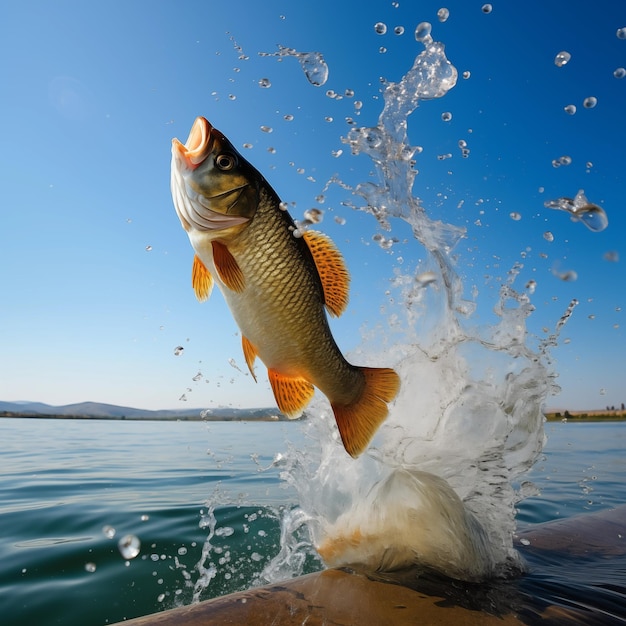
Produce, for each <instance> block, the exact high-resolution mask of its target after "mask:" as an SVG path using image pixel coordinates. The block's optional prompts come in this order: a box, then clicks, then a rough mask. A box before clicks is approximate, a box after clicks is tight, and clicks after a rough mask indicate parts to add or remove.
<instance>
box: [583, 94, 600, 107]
mask: <svg viewBox="0 0 626 626" xmlns="http://www.w3.org/2000/svg"><path fill="white" fill-rule="evenodd" d="M596 104H598V99H597V98H595V97H594V96H589V97H588V98H585V99H584V100H583V106H584V107H585V109H593V107H595V106H596Z"/></svg>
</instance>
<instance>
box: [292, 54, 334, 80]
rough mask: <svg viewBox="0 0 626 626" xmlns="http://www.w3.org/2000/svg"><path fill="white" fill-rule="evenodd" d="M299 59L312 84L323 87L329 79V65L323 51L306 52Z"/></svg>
mask: <svg viewBox="0 0 626 626" xmlns="http://www.w3.org/2000/svg"><path fill="white" fill-rule="evenodd" d="M298 60H299V61H300V65H301V66H302V69H303V70H304V75H305V76H306V77H307V80H308V81H309V82H310V83H311V85H315V87H321V86H322V85H323V84H324V83H325V82H326V81H327V80H328V65H326V61H325V60H324V57H323V56H322V54H321V53H319V52H306V53H304V54H303V55H301V56H299V57H298Z"/></svg>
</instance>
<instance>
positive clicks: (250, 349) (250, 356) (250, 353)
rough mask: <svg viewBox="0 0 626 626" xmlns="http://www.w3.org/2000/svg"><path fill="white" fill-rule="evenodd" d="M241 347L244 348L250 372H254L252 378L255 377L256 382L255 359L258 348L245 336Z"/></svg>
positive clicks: (242, 338)
mask: <svg viewBox="0 0 626 626" xmlns="http://www.w3.org/2000/svg"><path fill="white" fill-rule="evenodd" d="M241 347H242V348H243V356H244V358H245V359H246V363H247V364H248V369H249V370H250V374H252V378H254V382H256V376H255V374H254V361H255V359H256V357H257V351H256V348H255V347H254V346H253V345H252V343H251V342H250V340H249V339H248V338H247V337H245V336H242V337H241Z"/></svg>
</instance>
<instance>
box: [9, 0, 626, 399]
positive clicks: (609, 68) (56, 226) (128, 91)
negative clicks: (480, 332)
mask: <svg viewBox="0 0 626 626" xmlns="http://www.w3.org/2000/svg"><path fill="white" fill-rule="evenodd" d="M482 4H483V3H482V2H480V1H477V2H474V1H469V0H455V1H454V2H447V3H440V2H431V1H426V0H424V1H418V0H416V1H409V0H399V3H394V2H391V1H390V0H389V1H388V0H385V1H380V2H374V1H369V2H360V1H359V2H357V1H346V2H336V1H333V2H330V1H328V0H320V1H318V2H315V3H297V2H293V0H291V1H289V2H283V1H278V0H267V1H265V2H256V1H252V0H247V1H236V0H232V1H230V2H214V1H211V0H204V1H202V2H192V1H185V2H163V1H158V0H157V1H152V2H147V1H146V2H140V1H136V2H121V1H113V2H99V3H95V2H78V1H41V2H33V1H31V0H24V1H23V2H19V3H18V2H13V3H9V2H5V3H3V5H2V7H1V8H0V54H1V56H2V58H3V59H4V61H3V63H2V64H1V66H0V84H1V85H2V98H1V100H0V103H1V104H0V107H1V109H0V110H1V111H2V115H0V129H1V132H2V145H3V150H2V153H1V155H0V159H1V161H2V163H1V167H0V172H1V173H0V188H1V191H2V195H1V198H2V207H1V211H0V287H1V293H2V296H1V298H2V300H1V304H0V341H1V346H2V349H1V352H0V354H1V359H0V399H3V400H33V401H42V402H48V403H50V404H65V403H71V402H80V401H85V400H93V401H99V402H110V403H114V404H122V405H130V406H137V407H144V408H185V407H186V406H189V407H192V406H193V407H209V406H215V405H228V404H232V405H234V406H253V405H266V406H267V405H272V404H273V400H272V397H271V393H270V392H269V388H268V385H267V384H266V381H265V376H264V375H261V376H260V377H259V384H257V385H255V384H254V383H253V381H252V380H251V378H250V377H249V376H248V375H245V374H244V373H242V372H240V371H239V370H238V369H236V368H235V367H233V366H232V365H231V363H230V361H229V360H230V359H234V360H235V365H237V366H238V367H241V369H242V370H243V369H245V367H244V365H245V364H244V361H243V358H242V356H241V349H240V338H239V336H238V335H237V334H236V333H237V329H236V327H235V325H234V322H233V321H232V318H231V316H230V314H229V312H228V310H227V309H226V307H225V305H224V303H223V300H222V298H221V295H220V294H219V293H217V292H216V293H214V294H213V296H212V298H211V300H210V301H209V302H208V303H204V304H200V303H198V302H196V300H195V297H194V294H193V292H192V290H191V287H190V269H191V260H192V251H191V248H190V246H189V243H188V241H187V238H186V235H185V233H184V232H183V230H182V229H181V227H180V223H179V221H178V218H177V217H176V214H175V212H174V209H173V207H172V202H171V197H170V192H169V168H170V145H171V143H170V142H171V139H172V137H174V136H176V137H179V138H180V139H182V140H184V139H185V138H186V137H187V134H188V132H189V129H190V127H191V124H192V122H193V120H194V119H195V117H196V116H197V115H204V116H206V117H207V118H208V119H209V120H210V121H211V122H212V123H213V124H214V125H215V126H217V127H218V128H219V129H220V130H222V131H223V132H224V133H225V134H226V135H227V136H228V137H229V138H230V139H231V140H232V141H233V143H234V144H235V145H236V146H238V147H240V148H241V151H242V152H243V153H244V155H245V156H246V157H247V158H248V159H249V160H250V161H251V162H252V163H253V164H254V165H255V166H256V167H257V168H258V169H259V170H260V171H261V172H262V173H263V174H264V175H265V176H266V177H267V178H268V179H269V181H270V182H271V183H272V185H273V186H274V187H275V189H276V190H277V191H278V193H279V194H280V195H281V196H282V197H283V199H284V200H286V201H288V202H293V203H295V206H294V207H293V208H292V214H293V215H294V217H296V218H300V217H301V216H302V213H303V211H305V210H306V209H308V208H311V207H319V208H322V209H324V210H325V219H324V221H323V222H322V224H321V226H322V228H323V230H324V231H325V232H327V233H328V234H329V235H331V236H332V237H333V238H334V239H335V240H336V242H337V243H338V245H339V246H340V248H341V249H342V251H343V253H344V255H345V257H346V259H347V263H348V266H349V268H350V270H351V272H352V276H353V286H352V292H351V295H352V299H351V306H350V308H349V310H348V311H347V312H346V314H345V315H344V317H343V318H342V319H341V320H339V321H338V322H337V323H335V324H334V326H333V328H334V332H335V335H336V337H337V340H338V343H339V344H340V346H341V347H342V348H343V349H344V350H345V351H351V350H355V349H356V348H357V347H358V346H359V344H360V341H361V339H360V337H361V331H362V329H368V328H371V327H373V326H374V325H376V324H378V323H381V322H382V323H384V318H380V316H379V310H380V308H381V306H382V305H383V304H384V303H385V295H384V292H385V291H386V290H387V289H388V287H389V279H390V278H391V277H392V275H393V274H392V272H393V266H394V263H395V259H396V257H397V256H398V255H401V256H402V257H403V258H404V260H405V263H404V264H405V266H411V265H415V264H416V263H417V261H418V260H419V259H421V258H423V257H424V253H423V251H422V250H421V249H420V248H419V246H418V245H417V244H416V243H415V242H412V243H411V244H401V245H398V246H395V247H394V249H393V250H392V252H391V253H390V252H385V251H383V250H382V249H380V247H379V246H378V245H377V244H375V243H374V242H372V236H373V235H375V234H376V233H377V232H379V231H378V227H377V224H376V222H375V220H374V219H373V218H371V217H370V216H367V215H364V214H361V213H357V212H355V211H353V210H352V209H350V208H347V207H345V206H342V205H341V204H340V202H341V200H342V199H343V200H344V201H346V202H349V201H351V200H352V198H351V196H350V194H349V192H345V193H344V195H343V197H342V196H341V193H340V192H339V191H338V190H337V189H335V190H334V191H333V193H332V194H331V196H332V198H333V204H332V205H331V204H329V202H328V201H327V202H326V203H324V204H320V203H319V202H318V201H317V200H316V197H317V196H319V195H320V194H321V193H322V190H323V189H324V186H325V184H326V182H327V181H328V180H329V179H330V178H331V176H333V175H334V174H337V175H339V176H340V177H341V178H342V179H344V180H346V181H350V182H351V183H356V182H359V181H362V180H366V179H367V176H368V172H369V170H370V166H369V164H368V163H367V161H366V159H365V158H364V157H352V156H351V155H350V153H349V149H347V147H346V146H345V145H343V144H342V142H341V137H342V136H345V135H346V133H347V131H348V128H349V127H348V125H347V124H346V122H345V118H346V117H349V116H351V117H353V118H354V119H355V120H356V121H357V123H358V124H359V125H373V124H375V123H376V120H377V118H378V115H379V113H380V110H381V106H382V100H381V99H380V77H386V78H387V79H390V80H398V79H399V78H400V77H401V76H402V74H404V73H405V72H406V71H407V70H408V69H409V68H410V66H411V65H412V63H413V59H414V58H415V56H416V55H417V54H418V53H419V52H420V51H421V46H420V45H419V44H418V43H417V42H416V41H415V39H414V37H413V32H414V29H415V26H416V25H417V24H418V23H419V22H421V21H430V22H431V23H432V24H433V36H434V38H435V40H438V41H442V42H443V43H444V44H445V45H446V51H447V54H448V58H449V59H450V60H451V62H452V63H453V64H454V65H455V66H456V67H457V68H458V70H459V72H464V71H469V72H470V73H471V76H470V78H468V79H465V80H464V79H461V78H460V79H459V82H458V84H457V86H456V87H455V88H454V89H453V90H452V91H451V92H450V93H449V94H448V95H447V96H446V97H445V98H443V99H441V100H435V101H431V102H426V103H423V104H422V105H421V106H420V107H419V108H418V110H416V111H415V112H414V113H413V115H412V116H411V118H410V120H409V135H410V138H411V141H412V142H413V143H414V144H418V145H421V146H423V147H424V150H423V152H422V153H421V154H420V155H418V157H417V168H418V169H419V171H420V173H419V175H418V176H417V178H416V182H415V186H414V193H415V194H416V195H418V196H419V197H420V198H422V200H423V203H424V206H425V208H426V209H427V211H429V213H430V214H431V215H432V216H433V217H434V218H436V219H443V220H446V221H449V222H451V223H454V224H457V225H460V226H464V227H466V228H467V238H466V239H465V240H463V241H462V242H461V244H460V245H459V246H458V248H457V250H456V252H457V253H458V256H459V260H458V265H457V270H458V271H459V273H460V274H461V276H462V277H463V279H464V281H465V282H466V285H467V290H468V292H469V290H470V289H471V286H472V285H476V286H477V288H478V292H479V295H478V297H477V301H478V304H479V306H478V310H477V314H476V318H475V322H476V323H477V324H489V323H491V322H492V320H493V316H492V313H491V309H492V307H493V304H494V303H495V299H496V297H497V290H498V286H499V284H500V283H501V279H504V278H505V277H506V272H507V270H508V269H509V268H510V267H511V266H512V265H513V263H515V262H516V261H519V260H520V253H521V252H522V251H524V250H527V252H526V259H525V260H524V264H525V266H524V269H523V271H522V275H521V278H520V282H521V283H524V282H526V281H527V280H530V279H534V280H536V281H537V289H536V292H535V294H534V296H533V303H534V304H535V306H536V307H537V310H536V312H535V313H534V315H533V316H532V319H531V320H530V322H529V326H530V328H531V330H532V331H533V332H535V333H536V334H537V335H538V336H540V337H541V336H543V335H544V334H545V331H543V330H542V329H544V328H548V329H550V331H552V330H553V329H554V326H555V324H556V322H557V320H558V319H559V317H560V315H561V314H562V313H563V311H564V310H565V308H566V306H567V304H568V303H569V301H570V300H571V299H572V298H577V299H578V300H579V301H580V305H579V306H578V307H577V309H576V310H575V313H574V315H573V317H572V319H571V320H570V321H569V322H568V324H567V326H566V327H565V329H564V332H563V334H562V338H561V339H562V340H563V339H568V340H569V342H568V343H562V344H561V345H560V346H559V347H558V348H556V349H555V350H554V351H553V355H554V357H555V358H556V361H557V366H556V368H557V370H558V372H559V373H560V378H559V381H560V384H561V386H562V388H563V392H562V395H561V396H560V397H557V398H552V399H550V401H549V404H550V405H552V406H566V407H572V408H593V407H604V406H605V405H607V404H609V405H610V404H620V403H621V402H626V380H625V378H626V377H625V375H624V372H625V366H624V356H625V348H626V342H625V338H624V325H625V323H626V322H625V321H624V316H625V315H626V296H625V293H626V271H625V270H624V267H625V263H626V249H624V244H623V242H624V232H625V231H626V216H625V215H626V207H625V196H626V174H625V166H626V124H625V123H624V116H625V115H626V78H624V79H621V80H620V79H616V78H615V77H614V76H613V72H614V70H615V69H616V68H618V67H626V40H621V39H619V38H618V37H617V36H616V31H617V29H618V28H621V27H624V26H626V5H623V4H622V3H619V2H614V1H611V0H599V1H596V2H593V3H589V2H582V1H576V2H570V3H565V4H564V3H562V2H548V3H546V2H539V1H537V0H533V1H530V2H528V1H527V2H512V1H510V0H507V1H504V0H501V1H498V0H495V1H494V2H492V4H493V11H492V12H491V13H489V14H485V13H483V12H482V11H481V7H482ZM396 5H397V6H396ZM442 6H446V7H447V8H448V9H449V10H450V17H449V19H448V20H447V21H446V22H445V23H440V22H439V21H438V20H437V10H438V9H439V8H441V7H442ZM377 22H383V23H385V24H386V25H387V27H388V31H387V33H386V34H385V35H378V34H376V33H375V31H374V24H375V23H377ZM396 26H403V27H404V29H405V32H404V34H402V35H397V34H395V33H394V28H395V27H396ZM278 45H282V46H287V47H290V48H294V49H296V50H298V51H302V52H308V51H313V50H316V51H319V52H321V53H323V55H324V57H325V59H326V61H327V63H328V66H329V69H330V75H329V79H328V82H327V83H326V85H324V86H323V87H314V86H312V85H310V84H309V83H308V82H307V81H306V79H305V77H304V74H303V73H302V71H301V68H300V66H299V64H298V63H297V61H296V60H295V59H293V58H282V59H279V58H277V57H263V56H259V53H260V52H270V53H271V52H275V51H277V49H278V48H277V46H278ZM381 47H385V48H386V52H384V53H383V52H381V51H380V48H381ZM561 50H567V51H568V52H570V54H571V55H572V56H571V60H570V62H569V63H568V64H567V65H566V66H564V67H561V68H558V67H556V66H555V64H554V57H555V55H556V54H557V53H558V52H560V51H561ZM263 78H267V79H269V81H270V83H271V86H270V87H267V88H262V87H260V86H259V81H260V80H261V79H263ZM347 89H350V90H354V97H344V98H343V99H337V98H331V97H329V96H328V95H327V94H326V92H327V90H333V91H334V92H336V93H338V94H342V95H343V94H345V92H346V90H347ZM587 96H595V97H596V98H597V99H598V104H597V106H596V107H595V108H593V109H584V108H583V105H582V103H583V99H584V98H585V97H587ZM357 100H358V101H361V102H362V103H363V106H362V109H360V111H359V112H358V113H359V114H358V116H357V109H356V108H355V101H357ZM568 104H575V105H576V107H577V109H578V110H577V112H576V114H575V115H567V114H566V113H565V112H564V110H563V108H564V107H565V106H566V105H568ZM446 111H449V112H451V113H452V120H451V121H449V122H444V121H442V119H441V114H442V113H443V112H446ZM286 115H288V116H293V120H292V121H287V120H285V117H284V116H286ZM327 118H332V121H328V120H327ZM262 126H267V127H271V128H272V129H273V132H271V133H270V132H265V131H263V130H262V129H261V127H262ZM470 129H471V131H470ZM459 139H464V140H465V141H467V144H468V147H469V148H470V151H471V152H470V155H469V158H466V159H463V158H461V153H460V150H459V147H458V141H459ZM244 144H251V145H252V147H251V148H244V147H243V146H244ZM270 148H273V149H274V150H270ZM338 150H343V154H342V155H341V156H339V157H336V156H333V151H338ZM447 153H451V154H452V155H453V156H452V158H450V159H445V160H439V159H438V158H437V155H442V154H447ZM565 155H567V156H570V157H571V159H572V162H571V164H570V165H568V166H562V167H559V168H554V167H553V165H552V161H553V159H558V158H559V157H561V156H565ZM588 162H590V163H592V164H593V165H592V167H591V168H588V167H587V165H586V164H587V163H588ZM540 188H543V192H541V191H540ZM579 189H584V190H585V193H586V195H587V197H588V198H589V200H590V201H592V202H594V203H596V204H599V205H601V206H603V207H604V208H605V210H606V212H607V214H608V217H609V226H608V228H607V229H606V230H605V231H603V232H600V233H593V232H591V231H589V230H588V229H586V228H585V226H584V225H583V224H581V223H574V222H572V221H571V220H570V219H569V216H568V215H567V214H566V213H564V212H559V211H553V210H550V209H546V208H544V206H543V204H544V202H545V201H546V200H550V199H554V198H558V197H560V196H570V197H573V196H574V195H575V194H576V192H577V191H578V190H579ZM461 201H463V202H462V205H461V206H460V208H459V205H460V203H461ZM511 213H519V215H520V216H521V219H519V220H513V219H511V217H510V214H511ZM335 217H338V218H340V219H345V224H343V225H342V224H339V223H337V222H336V221H335V219H334V218H335ZM394 228H395V226H394ZM546 231H550V232H551V233H552V234H553V235H554V241H553V242H548V241H546V240H545V239H544V237H543V234H544V232H546ZM399 232H402V231H401V230H400V231H399ZM392 234H394V233H392ZM606 253H617V254H618V255H619V260H617V261H608V260H606V259H605V258H604V257H605V255H606ZM613 258H615V257H614V256H613ZM566 270H574V271H576V272H577V275H578V278H577V280H575V281H570V282H565V281H563V280H560V279H559V278H558V277H556V276H555V275H554V272H555V271H556V272H564V271H566ZM486 277H487V278H486ZM620 309H622V310H620ZM179 345H180V346H183V347H184V352H183V354H181V355H179V356H175V355H174V349H175V348H176V347H177V346H179ZM199 372H201V373H202V378H200V379H199V380H196V381H194V380H193V378H194V377H197V376H196V375H197V374H198V373H199ZM603 389H605V390H606V391H605V392H602V391H601V390H603ZM183 394H186V397H187V398H188V400H187V403H186V404H185V403H184V402H183V401H181V400H179V398H180V397H181V396H183Z"/></svg>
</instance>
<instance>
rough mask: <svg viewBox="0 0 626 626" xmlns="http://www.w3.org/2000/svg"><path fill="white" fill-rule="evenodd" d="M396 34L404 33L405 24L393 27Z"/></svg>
mask: <svg viewBox="0 0 626 626" xmlns="http://www.w3.org/2000/svg"><path fill="white" fill-rule="evenodd" d="M393 32H394V34H396V35H404V26H396V27H395V28H394V29H393Z"/></svg>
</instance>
